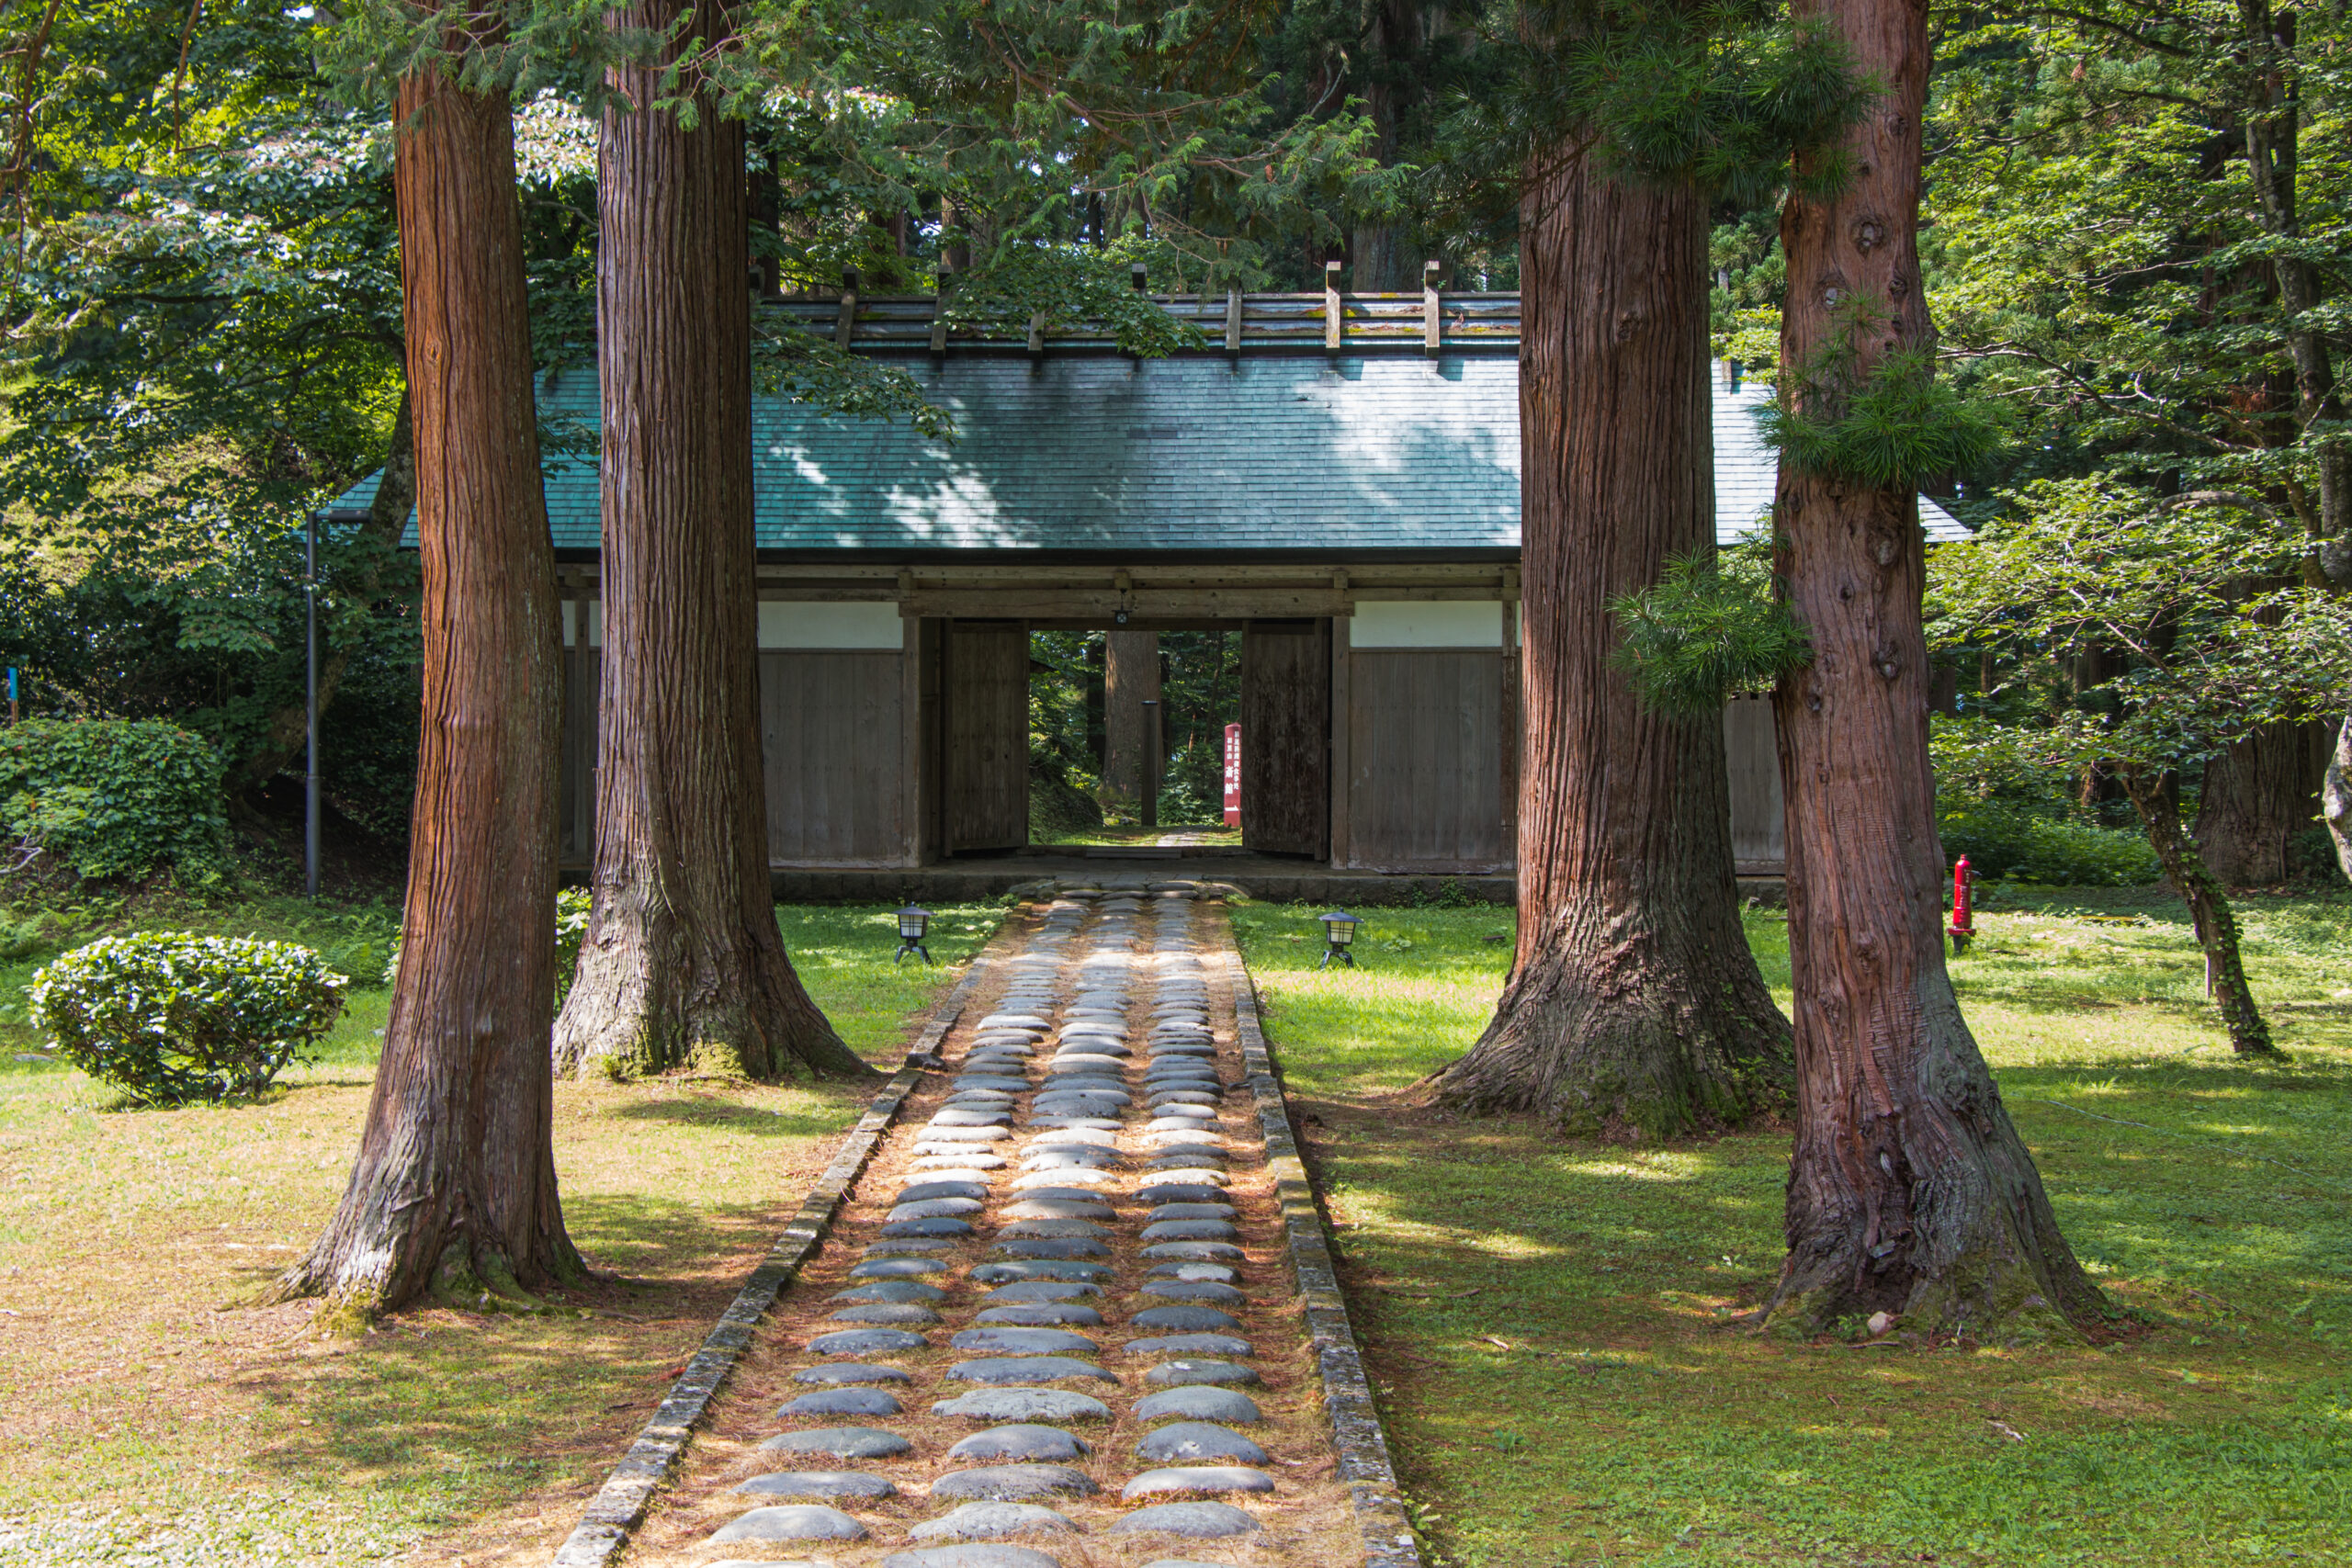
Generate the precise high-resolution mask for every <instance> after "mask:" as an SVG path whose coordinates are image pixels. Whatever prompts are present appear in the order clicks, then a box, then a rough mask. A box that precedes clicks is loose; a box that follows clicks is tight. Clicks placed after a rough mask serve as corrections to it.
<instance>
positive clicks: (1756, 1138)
mask: <svg viewBox="0 0 2352 1568" xmlns="http://www.w3.org/2000/svg"><path fill="white" fill-rule="evenodd" d="M2241 908H2242V910H2243V913H2244V915H2245V919H2246V923H2247V926H2248V932H2249V940H2248V943H2247V952H2248V956H2249V960H2250V966H2251V968H2252V970H2253V974H2254V977H2255V986H2256V992H2257V993H2258V995H2259V996H2260V998H2261V999H2262V1001H2263V1003H2264V1005H2265V1006H2266V1008H2267V1010H2268V1011H2269V1013H2270V1015H2271V1018H2272V1020H2273V1021H2274V1023H2275V1024H2276V1026H2277V1028H2278V1035H2279V1039H2280V1041H2281V1043H2282V1044H2283V1045H2284V1046H2285V1047H2286V1049H2287V1050H2288V1051H2289V1052H2290V1054H2291V1057H2292V1060H2291V1061H2290V1063H2289V1064H2288V1065H2286V1066H2270V1065H2254V1064H2249V1063H2245V1062H2241V1061H2239V1060H2236V1059H2234V1058H2233V1056H2232V1055H2231V1054H2230V1051H2229V1049H2228V1046H2227V1043H2226V1042H2225V1040H2224V1037H2223V1035H2222V1031H2221V1029H2220V1027H2219V1025H2218V1024H2217V1022H2216V1021H2215V1020H2214V1019H2213V1017H2212V1014H2211V1010H2210V1009H2209V1008H2207V1007H2206V1006H2205V1005H2204V1003H2203V999H2202V986H2203V975H2202V968H2201V965H2200V963H2199V957H2198V954H2197V951H2196V949H2195V946H2194V944H2193V943H2192V942H2191V941H2190V940H2189V936H2188V930H2187V925H2186V921H2185V917H2184V916H2183V914H2182V912H2181V910H2180V907H2179V904H2178V902H2177V900H2175V899H2173V898H2171V897H2168V896H2166V895H2164V894H2163V893H2161V892H2160V891H2156V890H2146V891H2141V890H2109V889H2100V890H2089V891H2081V892H2067V891H2057V892H2043V893H2026V892H2013V893H2011V894H2010V895H2009V897H2007V898H2006V899H2005V900H2003V901H2001V902H1999V903H1997V904H1996V907H1995V908H1994V909H1993V911H1992V912H1991V913H1990V914H1989V915H1987V916H1986V917H1985V919H1983V922H1982V926H1983V930H1984V935H1983V937H1982V938H1981V939H1980V941H1979V942H1977V944H1976V946H1975V947H1974V949H1973V951H1972V952H1971V953H1970V954H1969V955H1968V956H1967V957H1966V958H1964V959H1962V960H1959V961H1957V962H1956V963H1955V964H1954V965H1953V971H1954V975H1955V976H1956V979H1957V982H1958V985H1959V987H1960V991H1961V997H1962V1002H1963V1003H1964V1004H1965V1005H1966V1008H1967V1011H1968V1017H1969V1020H1970V1022H1971V1023H1972V1024H1973V1027H1974V1029H1975V1031H1976V1033H1977V1037H1978V1039H1979V1040H1980V1042H1981V1043H1983V1045H1984V1047H1985V1052H1986V1054H1987V1055H1988V1056H1989V1057H1990V1058H1991V1060H1992V1062H1993V1065H1994V1067H1995V1069H1996V1073H1997V1075H1998V1077H1999V1080H2000V1084H2001V1089H2002V1092H2003V1095H2004V1097H2005V1099H2006V1100H2007V1103H2008V1106H2009V1109H2010V1111H2011V1113H2012V1115H2014V1116H2015V1118H2016V1119H2017V1122H2018V1125H2019V1127H2020V1129H2021V1131H2022V1132H2023V1133H2024V1134H2025V1137H2026V1139H2027V1141H2028V1142H2029V1143H2030V1145H2032V1148H2033V1151H2034V1154H2035V1156H2036V1158H2037V1159H2038V1160H2039V1162H2040V1164H2041V1171H2042V1174H2043V1176H2044V1178H2045V1179H2046V1180H2047V1182H2048V1184H2049V1188H2050V1192H2051V1196H2052V1201H2054V1203H2055V1205H2056V1207H2057V1212H2058V1217H2059V1220H2060V1222H2061V1224H2063V1225H2064V1227H2065V1229H2066V1232H2067V1235H2068V1236H2069V1237H2070V1239H2071V1240H2072V1242H2073V1244H2074V1246H2075V1248H2076V1250H2077V1252H2078V1253H2079V1254H2080V1256H2081V1257H2082V1258H2083V1259H2084V1261H2085V1263H2086V1265H2087V1266H2088V1267H2089V1269H2091V1271H2092V1272H2093V1274H2094V1275H2095V1276H2096V1278H2097V1279H2098V1282H2099V1283H2100V1284H2101V1285H2102V1286H2103V1287H2104V1288H2105V1289H2106V1291H2107V1292H2109V1296H2110V1299H2111V1300H2112V1301H2114V1302H2115V1303H2117V1304H2119V1305H2120V1306H2123V1307H2125V1308H2128V1309H2131V1311H2132V1312H2134V1313H2135V1314H2140V1315H2141V1316H2142V1317H2143V1321H2144V1322H2145V1323H2146V1324H2147V1325H2150V1326H2149V1328H2148V1331H2147V1332H2145V1333H2143V1334H2142V1335H2139V1336H2136V1337H2131V1338H2130V1339H2127V1340H2125V1341H2123V1342H2121V1343H2118V1344H2112V1345H2109V1346H2106V1347H2104V1348H2097V1349H2093V1348H2024V1349H1993V1348H1962V1349H1941V1350H1932V1351H1927V1350H1917V1349H1912V1348H1905V1347H1902V1346H1899V1345H1896V1344H1892V1343H1884V1344H1879V1345H1871V1346H1864V1345H1860V1344H1847V1343H1823V1344H1818V1345H1810V1346H1807V1345H1792V1344H1789V1343H1785V1342H1782V1341H1781V1340H1777V1339H1770V1338H1765V1337H1758V1335H1756V1334H1755V1333H1753V1332H1752V1331H1750V1330H1748V1329H1747V1328H1745V1327H1743V1326H1740V1325H1737V1324H1736V1323H1735V1322H1734V1321H1733V1319H1734V1318H1735V1317H1736V1314H1740V1313H1743V1312H1745V1311H1747V1310H1748V1309H1751V1308H1753V1307H1754V1306H1756V1305H1757V1304H1758V1303H1759V1302H1760V1301H1761V1299H1762V1297H1763V1295H1764V1294H1765V1292H1767V1290H1768V1289H1769V1287H1770V1281H1771V1280H1772V1278H1773V1276H1774V1274H1775V1272H1776V1270H1777V1269H1778V1267H1779V1263H1780V1258H1781V1241H1780V1234H1779V1233H1780V1221H1781V1188H1782V1183H1783V1180H1784V1179H1785V1175H1786V1170H1787V1159H1788V1139H1787V1137H1786V1135H1785V1134H1770V1133H1763V1134H1747V1135H1741V1136H1736V1137H1727V1138H1720V1139H1712V1140H1708V1141H1706V1142H1703V1143H1698V1144H1685V1145H1668V1146H1657V1147H1651V1148H1626V1147H1623V1146H1612V1145H1600V1144H1591V1143H1581V1142H1577V1141H1575V1140H1569V1139H1564V1138H1561V1137H1560V1136H1558V1135H1557V1134H1552V1133H1549V1132H1546V1131H1545V1130H1544V1129H1542V1128H1539V1127H1536V1126H1533V1125H1531V1124H1524V1123H1521V1124H1514V1123H1510V1122H1443V1121H1438V1120H1434V1119H1430V1118H1427V1117H1417V1116H1412V1115H1409V1114H1402V1113H1400V1112H1399V1111H1398V1109H1397V1104H1396V1102H1395V1100H1394V1099H1393V1096H1394V1092H1395V1091H1396V1090H1397V1089H1401V1088H1403V1087H1404V1086H1406V1085H1407V1084H1409V1083H1410V1082H1412V1081H1413V1080H1414V1079H1416V1078H1417V1077H1420V1076H1421V1075H1422V1074H1424V1073H1426V1072H1428V1071H1429V1070H1430V1069H1432V1068H1434V1067H1436V1066H1440V1065H1442V1064H1443V1063H1444V1062H1446V1061H1448V1060H1450V1059H1451V1058H1452V1057H1453V1056H1454V1055H1457V1054H1459V1053H1460V1052H1461V1051H1463V1050H1464V1049H1465V1048H1466V1047H1467V1046H1468V1045H1469V1044H1470V1043H1472V1042H1473V1041H1474V1040H1475V1039H1476V1036H1477V1034H1478V1032H1479V1031H1480V1029H1481V1028H1482V1027H1483V1026H1484V1023H1485V1021H1486V1019H1487V1012H1488V1010H1489V1009H1490V1008H1491V1006H1492V1003H1493V999H1494V997H1495V994H1496V992H1497V991H1498V989H1499V987H1500V985H1501V981H1502V978H1503V972H1504V970H1505V968H1506V966H1507V964H1508V963H1509V958H1510V942H1509V938H1510V916H1509V914H1508V912H1506V911H1501V910H1468V911H1450V910H1408V909H1397V910H1379V911H1375V912H1374V916H1373V918H1372V921H1371V923H1370V924H1369V925H1368V926H1367V927H1366V929H1365V931H1364V932H1363V935H1362V936H1361V937H1360V938H1359V941H1358V949H1359V952H1360V953H1361V954H1362V956H1363V962H1364V965H1365V967H1364V968H1363V969H1362V970H1360V971H1356V972H1352V973H1351V972H1349V971H1346V970H1341V969H1332V970H1325V971H1321V972H1317V971H1316V970H1314V969H1313V968H1312V964H1314V962H1315V960H1316V958H1317V955H1318V954H1319V953H1320V943H1319V941H1318V940H1317V933H1316V931H1315V930H1314V919H1313V917H1314V915H1315V914H1316V912H1317V911H1316V910H1314V909H1309V908H1271V907H1259V908H1245V909H1241V910H1238V911H1237V919H1236V920H1235V924H1236V926H1237V928H1238V929H1239V931H1240V932H1241V936H1242V942H1243V946H1244V951H1245V953H1246V954H1247V955H1248V957H1249V960H1250V967H1251V970H1252V972H1253V974H1254V975H1255V976H1256V977H1257V981H1258V984H1259V987H1260V988H1261V994H1262V996H1263V998H1264V1000H1265V1004H1266V1010H1267V1025H1266V1027H1267V1032H1268V1034H1269V1036H1270V1037H1271V1039H1272V1042H1273V1043H1274V1047H1275V1050H1276V1053H1277V1055H1278V1056H1279V1058H1280V1060H1281V1062H1282V1066H1283V1073H1284V1077H1285V1079H1286V1081H1287V1083H1288V1086H1289V1088H1290V1089H1291V1091H1292V1095H1293V1100H1294V1105H1295V1110H1296V1111H1297V1113H1298V1115H1299V1116H1300V1118H1301V1120H1302V1121H1303V1122H1304V1123H1305V1125H1304V1126H1303V1127H1302V1129H1301V1130H1302V1132H1303V1133H1304V1134H1306V1138H1307V1139H1308V1144H1309V1149H1310V1156H1311V1157H1312V1158H1313V1159H1314V1160H1315V1162H1316V1164H1317V1169H1318V1173H1319V1175H1320V1177H1321V1179H1322V1180H1323V1182H1324V1184H1325V1186H1326V1188H1327V1190H1328V1191H1329V1197H1330V1207H1331V1211H1332V1215H1333V1218H1334V1220H1335V1221H1336V1222H1337V1223H1338V1224H1339V1225H1340V1232H1339V1235H1340V1242H1341V1246H1342V1249H1343V1252H1344V1255H1345V1269H1346V1280H1347V1283H1348V1286H1349V1294H1350V1301H1351V1307H1352V1308H1353V1310H1354V1312H1355V1314H1356V1322H1357V1325H1358V1332H1359V1334H1360V1335H1361V1336H1362V1337H1363V1338H1364V1339H1365V1341H1366V1348H1367V1351H1368V1354H1369V1357H1370V1359H1371V1361H1372V1364H1373V1368H1374V1377H1375V1382H1376V1384H1377V1386H1378V1392H1379V1395H1380V1398H1381V1400H1382V1403H1383V1405H1384V1408H1385V1416H1386V1418H1387V1421H1388V1424H1389V1434H1390V1439H1391V1442H1392V1443H1393V1445H1394V1447H1395V1450H1396V1453H1397V1461H1398V1465H1399V1469H1400V1472H1401V1473H1402V1477H1403V1480H1404V1483H1405V1486H1406V1489H1407V1492H1408V1496H1409V1498H1410V1499H1411V1501H1412V1503H1413V1505H1414V1506H1415V1507H1416V1509H1417V1510H1418V1517H1419V1520H1420V1522H1421V1525H1422V1529H1423V1538H1424V1541H1425V1544H1426V1545H1427V1546H1428V1547H1429V1548H1430V1551H1431V1555H1432V1556H1433V1557H1434V1558H1436V1559H1437V1560H1439V1561H1441V1562H1446V1563H1451V1564H1455V1565H1458V1568H1503V1565H1510V1568H1536V1565H1552V1564H1560V1565H1568V1564H1575V1565H1578V1568H1581V1565H1584V1564H1603V1563H1605V1564H1611V1565H1614V1568H1629V1565H1633V1564H1667V1563H1690V1564H1714V1563H1720V1564H1735V1563H1736V1564H1741V1565H1743V1568H1747V1565H1756V1564H1782V1563H1786V1564H1798V1563H1804V1564H1830V1563H1835V1564H1862V1563H1869V1564H1877V1563H1888V1562H1944V1563H1971V1564H1996V1563H1999V1564H2009V1563H2033V1564H2063V1563H2099V1564H2121V1563H2132V1564H2155V1563H2161V1564H2184V1565H2185V1564H2192V1563H2193V1564H2211V1563H2216V1562H2273V1561H2284V1560H2289V1559H2293V1560H2298V1561H2300V1562H2352V1491H2347V1483H2348V1482H2352V1359H2347V1355H2346V1352H2347V1350H2352V1215H2348V1214H2347V1203H2352V1155H2347V1153H2346V1151H2347V1149H2352V1093H2347V1091H2352V900H2347V899H2346V898H2345V897H2343V896H2342V895H2341V894H2340V893H2339V894H2337V895H2335V897H2333V898H2316V897H2314V898H2286V897H2255V896H2250V897H2245V899H2244V901H2243V904H2242V906H2241ZM1748 930H1749V937H1750V941H1751V942H1752V944H1753V946H1754V948H1755V950H1756V952H1757V953H1758V957H1759V959H1760V960H1761V962H1762V964H1763V966H1764V969H1765V974H1766V977H1767V978H1768V979H1769V980H1770V981H1772V982H1773V983H1774V985H1775V987H1776V988H1777V989H1778V991H1779V993H1780V995H1781V998H1782V999H1783V1001H1784V1002H1785V999H1786V986H1787V979H1788V948H1787V931H1786V927H1785V925H1784V923H1783V922H1782V919H1781V916H1780V915H1779V914H1777V913H1776V912H1768V911H1761V910H1755V911H1751V912H1750V914H1749V917H1748Z"/></svg>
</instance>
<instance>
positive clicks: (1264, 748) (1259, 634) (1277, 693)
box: [1241, 621, 1331, 858]
mask: <svg viewBox="0 0 2352 1568" xmlns="http://www.w3.org/2000/svg"><path fill="white" fill-rule="evenodd" d="M1329 635H1330V634H1329V622H1325V621H1251V622H1250V623H1249V625H1248V626H1246V627H1245V628H1244V629H1243V631H1242V634H1241V843H1242V847H1243V848H1245V849H1251V850H1265V851H1269V852H1272V853H1275V854H1294V855H1314V856H1317V858H1320V857H1321V856H1323V855H1326V854H1328V853H1329V852H1330V851H1329V826H1330V824H1329V817H1330V809H1331V786H1330V782H1329V781H1330V776H1331V775H1330V771H1329V769H1330V726H1331V684H1330V682H1331V664H1330V659H1331V655H1330V641H1329Z"/></svg>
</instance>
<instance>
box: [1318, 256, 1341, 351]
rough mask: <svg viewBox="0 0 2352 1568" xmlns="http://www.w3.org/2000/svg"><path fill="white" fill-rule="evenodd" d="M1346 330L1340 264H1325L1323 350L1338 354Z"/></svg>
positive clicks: (1330, 262)
mask: <svg viewBox="0 0 2352 1568" xmlns="http://www.w3.org/2000/svg"><path fill="white" fill-rule="evenodd" d="M1345 337H1346V332H1345V329H1344V326H1343V318H1342V316H1341V314H1340V264H1339V263H1338V262H1335V261H1327V262H1325V263H1324V264H1323V352H1324V353H1326V354H1337V353H1339V352H1340V344H1341V343H1342V342H1343V341H1344V340H1345Z"/></svg>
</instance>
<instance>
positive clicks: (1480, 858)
mask: <svg viewBox="0 0 2352 1568" xmlns="http://www.w3.org/2000/svg"><path fill="white" fill-rule="evenodd" d="M1513 662H1514V660H1513V656H1512V654H1510V652H1507V651H1505V650H1504V649H1494V650H1492V651H1488V650H1487V649H1411V648H1399V649H1356V650H1355V651H1354V653H1353V654H1352V655H1351V658H1350V660H1349V664H1350V666H1351V669H1350V671H1349V701H1348V716H1347V728H1348V742H1349V770H1348V790H1347V800H1348V833H1349V854H1348V863H1349V864H1350V865H1351V866H1357V867H1363V868H1365V869H1368V870H1378V871H1460V872H1474V871H1476V872H1483V871H1492V870H1498V869H1505V868H1508V867H1509V865H1510V863H1511V859H1512V855H1513V852H1514V850H1515V848H1516V844H1515V841H1514V839H1515V833H1514V818H1515V816H1516V813H1517V807H1518V801H1517V787H1518V780H1517V777H1516V776H1515V773H1514V771H1513V770H1512V769H1511V768H1510V766H1509V763H1510V759H1512V758H1513V757H1515V756H1516V754H1517V748H1516V746H1515V745H1514V744H1513V741H1514V739H1515V736H1516V729H1517V725H1518V715H1517V712H1516V707H1517V703H1516V700H1515V699H1516V695H1517V694H1516V691H1515V689H1514V685H1513V682H1511V681H1510V674H1511V670H1510V666H1511V664H1512V663H1513Z"/></svg>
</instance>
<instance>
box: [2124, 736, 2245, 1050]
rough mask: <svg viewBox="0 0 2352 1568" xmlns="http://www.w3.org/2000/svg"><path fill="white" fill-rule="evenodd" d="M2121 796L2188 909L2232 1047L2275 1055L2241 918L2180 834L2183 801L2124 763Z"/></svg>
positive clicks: (2158, 773)
mask: <svg viewBox="0 0 2352 1568" xmlns="http://www.w3.org/2000/svg"><path fill="white" fill-rule="evenodd" d="M2120 772H2121V777H2122V779H2123V792H2124V793H2125V794H2126V795H2129V796H2131V808H2132V809H2133V810H2134V811H2137V812H2138V813H2139V814H2140V823H2141V826H2142V827H2143V828H2144V829H2147V834H2148V845H2149V847H2150V848H2151V849H2153V850H2154V851H2155V852H2156V860H2157V863H2159V864H2161V865H2162V866H2163V867H2164V868H2165V881H2167V882H2169V883H2171V884H2172V886H2173V891H2174V892H2176V893H2177V894H2179V895H2180V899H2181V902H2182V903H2184V904H2187V905H2188V919H2189V925H2190V928H2191V929H2192V930H2194V931H2196V933H2197V945H2198V946H2199V948H2201V949H2203V950H2204V953H2205V987H2206V989H2207V991H2208V992H2209V993H2211V996H2212V998H2213V1004H2214V1006H2216V1007H2218V1008H2220V1009H2221V1010H2222V1023H2223V1024H2224V1025H2226V1026H2227V1027H2228V1029H2229V1032H2230V1049H2231V1050H2233V1051H2235V1052H2237V1053H2238V1054H2239V1055H2242V1056H2273V1055H2278V1054H2279V1052H2278V1046H2277V1045H2276V1044H2275V1043H2272V1041H2271V1038H2270V1025H2269V1024H2268V1023H2267V1022H2265V1021H2264V1020H2263V1017H2262V1011H2261V1010H2260V1009H2259V1008H2257V1007H2256V1006H2255V1001H2254V987H2251V986H2249V985H2247V984H2246V978H2245V964H2244V963H2242V962H2241V961H2240V959H2239V957H2238V918H2237V914H2236V912H2235V911H2234V910H2233V909H2232V908H2230V901H2229V898H2228V897H2226V896H2225V895H2224V894H2223V893H2222V884H2221V880H2220V879H2219V878H2218V877H2216V876H2215V875H2214V874H2213V873H2212V871H2211V869H2210V868H2209V867H2208V866H2207V865H2206V863H2205V860H2204V857H2203V856H2202V855H2200V854H2199V852H2198V850H2197V848H2196V846H2195V845H2193V844H2191V843H2190V842H2189V841H2188V836H2187V835H2185V834H2184V833H2182V832H2181V830H2180V803H2179V802H2178V801H2177V799H2175V798H2174V795H2173V792H2172V791H2171V790H2170V789H2169V788H2168V787H2166V780H2165V774H2164V772H2163V771H2162V770H2161V769H2156V768H2141V767H2134V766H2132V765H2131V764H2130V763H2126V764H2125V765H2124V766H2123V768H2122V769H2121V770H2120Z"/></svg>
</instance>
